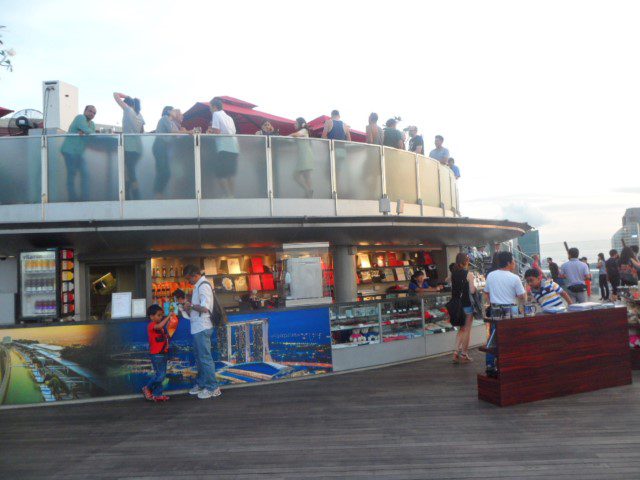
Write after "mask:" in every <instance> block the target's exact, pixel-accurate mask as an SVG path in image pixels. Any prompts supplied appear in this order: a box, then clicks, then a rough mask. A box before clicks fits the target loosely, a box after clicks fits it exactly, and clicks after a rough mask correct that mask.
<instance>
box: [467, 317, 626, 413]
mask: <svg viewBox="0 0 640 480" xmlns="http://www.w3.org/2000/svg"><path fill="white" fill-rule="evenodd" d="M495 325H496V339H497V342H496V343H497V344H496V347H495V350H497V351H498V366H499V370H500V373H499V376H498V380H497V384H498V387H497V388H498V392H497V393H496V392H495V391H493V390H492V389H488V387H487V385H486V382H485V381H483V380H481V379H479V380H478V389H479V396H480V397H481V398H482V399H485V400H487V401H489V402H492V403H496V404H498V405H501V406H506V405H514V404H517V403H525V402H532V401H536V400H542V399H545V398H551V397H555V396H563V395H569V394H574V393H583V392H587V391H592V390H597V389H600V388H608V387H614V386H619V385H626V384H629V383H631V369H630V356H629V348H628V333H627V314H626V309H623V308H616V309H607V310H595V311H588V312H574V313H567V314H562V315H541V316H539V317H534V318H517V319H507V320H501V321H497V322H495ZM480 390H482V392H480Z"/></svg>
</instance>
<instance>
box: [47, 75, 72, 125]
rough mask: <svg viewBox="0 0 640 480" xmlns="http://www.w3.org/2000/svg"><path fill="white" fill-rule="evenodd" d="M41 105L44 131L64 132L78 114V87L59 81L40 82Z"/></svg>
mask: <svg viewBox="0 0 640 480" xmlns="http://www.w3.org/2000/svg"><path fill="white" fill-rule="evenodd" d="M42 104H43V107H44V109H43V113H44V128H45V131H46V132H47V133H61V132H66V131H67V130H69V126H70V125H71V122H72V121H73V119H74V118H75V116H76V115H77V114H78V87H74V86H73V85H69V84H68V83H64V82H61V81H59V80H52V81H48V82H42Z"/></svg>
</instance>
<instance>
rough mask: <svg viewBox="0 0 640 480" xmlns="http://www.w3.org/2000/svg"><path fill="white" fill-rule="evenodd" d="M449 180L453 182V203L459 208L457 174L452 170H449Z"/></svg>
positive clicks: (453, 205)
mask: <svg viewBox="0 0 640 480" xmlns="http://www.w3.org/2000/svg"><path fill="white" fill-rule="evenodd" d="M449 181H450V182H451V205H452V207H453V208H454V209H455V210H458V191H457V187H456V176H455V175H454V174H453V171H452V170H449Z"/></svg>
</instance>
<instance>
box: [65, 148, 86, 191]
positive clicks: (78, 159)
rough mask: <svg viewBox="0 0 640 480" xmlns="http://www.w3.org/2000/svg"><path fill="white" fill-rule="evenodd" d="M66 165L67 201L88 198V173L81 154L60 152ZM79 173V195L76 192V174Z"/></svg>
mask: <svg viewBox="0 0 640 480" xmlns="http://www.w3.org/2000/svg"><path fill="white" fill-rule="evenodd" d="M62 155H63V156H64V161H65V164H66V166H67V195H68V201H69V202H77V201H79V200H82V201H87V200H89V197H88V196H89V173H88V172H87V164H86V163H85V161H84V158H83V157H82V154H73V153H64V152H63V153H62ZM78 174H80V195H81V196H80V197H78V194H77V193H76V175H78Z"/></svg>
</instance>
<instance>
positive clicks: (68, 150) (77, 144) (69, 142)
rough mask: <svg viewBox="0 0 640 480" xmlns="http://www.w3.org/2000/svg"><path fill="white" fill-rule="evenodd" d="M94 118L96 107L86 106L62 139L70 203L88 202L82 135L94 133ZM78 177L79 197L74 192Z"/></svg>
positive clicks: (61, 151)
mask: <svg viewBox="0 0 640 480" xmlns="http://www.w3.org/2000/svg"><path fill="white" fill-rule="evenodd" d="M95 116H96V107H94V106H93V105H87V106H86V107H85V108H84V113H82V114H80V115H77V116H76V117H75V118H74V119H73V122H71V125H69V132H68V133H69V136H68V137H66V138H65V139H64V142H63V143H62V147H61V149H60V153H61V154H62V156H63V157H64V161H65V165H66V167H67V195H68V200H69V201H70V202H77V201H79V200H88V199H89V197H88V195H89V172H88V169H87V164H86V162H85V160H84V150H85V148H86V146H87V141H86V139H85V138H82V137H83V136H84V135H91V134H94V133H96V124H95V123H94V122H93V119H94V118H95ZM78 174H79V175H80V195H81V196H78V194H77V192H76V176H77V175H78Z"/></svg>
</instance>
